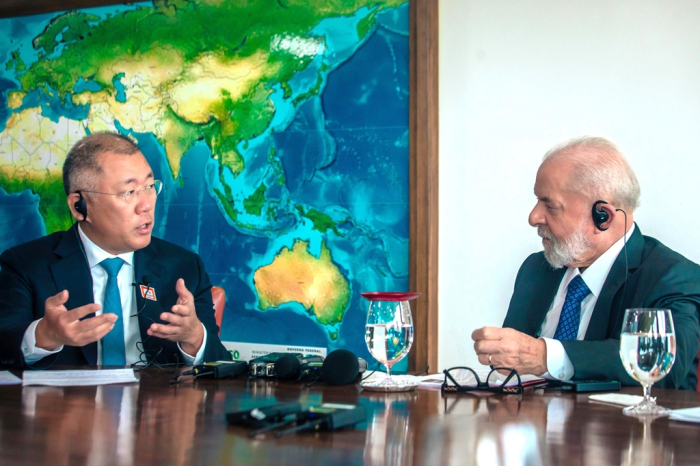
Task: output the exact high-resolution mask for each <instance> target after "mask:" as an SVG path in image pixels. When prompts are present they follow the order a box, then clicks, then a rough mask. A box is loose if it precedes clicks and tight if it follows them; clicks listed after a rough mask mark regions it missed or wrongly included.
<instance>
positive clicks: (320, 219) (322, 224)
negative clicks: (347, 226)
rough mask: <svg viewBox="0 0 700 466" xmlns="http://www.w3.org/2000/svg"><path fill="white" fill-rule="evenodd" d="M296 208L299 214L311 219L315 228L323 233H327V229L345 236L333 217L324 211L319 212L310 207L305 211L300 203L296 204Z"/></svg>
mask: <svg viewBox="0 0 700 466" xmlns="http://www.w3.org/2000/svg"><path fill="white" fill-rule="evenodd" d="M296 208H297V210H298V211H299V214H301V215H302V216H303V217H306V218H308V219H309V220H311V223H313V225H314V227H313V228H314V230H317V231H320V232H321V233H325V232H326V231H327V230H333V233H335V234H336V235H338V236H343V235H341V234H340V232H339V231H338V229H337V228H336V225H335V222H334V221H333V219H332V218H330V217H329V216H328V215H326V214H324V213H323V212H319V211H318V210H316V209H309V210H307V211H306V212H305V211H304V208H303V207H302V206H299V205H298V206H296Z"/></svg>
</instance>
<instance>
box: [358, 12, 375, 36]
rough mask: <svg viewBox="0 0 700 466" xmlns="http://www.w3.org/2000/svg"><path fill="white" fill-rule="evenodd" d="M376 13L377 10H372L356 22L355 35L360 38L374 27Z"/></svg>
mask: <svg viewBox="0 0 700 466" xmlns="http://www.w3.org/2000/svg"><path fill="white" fill-rule="evenodd" d="M376 15H377V10H374V11H373V12H371V13H370V14H368V15H367V16H365V17H364V18H362V19H361V20H360V21H359V22H358V23H357V37H359V38H360V39H362V38H363V37H365V36H366V35H367V34H368V33H369V32H370V31H371V30H372V29H373V28H374V24H375V22H376Z"/></svg>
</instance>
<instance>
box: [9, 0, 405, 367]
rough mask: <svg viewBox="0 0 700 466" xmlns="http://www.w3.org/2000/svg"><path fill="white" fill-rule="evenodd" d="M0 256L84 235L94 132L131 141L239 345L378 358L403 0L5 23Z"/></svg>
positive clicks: (394, 174) (187, 6) (395, 214)
mask: <svg viewBox="0 0 700 466" xmlns="http://www.w3.org/2000/svg"><path fill="white" fill-rule="evenodd" d="M0 66H1V67H0V251H3V250H5V249H7V248H9V247H12V246H14V245H16V244H19V243H22V242H25V241H28V240H31V239H33V238H37V237H40V236H42V235H45V234H48V233H52V232H54V231H58V230H65V229H67V228H69V227H70V226H71V217H70V212H69V210H68V208H67V206H66V201H65V194H64V192H63V185H62V178H61V169H62V166H63V161H64V159H65V156H66V153H67V151H68V149H69V148H70V147H71V146H72V145H73V144H74V143H75V142H76V141H78V140H79V139H80V138H82V137H83V136H85V135H87V134H90V133H94V132H98V131H118V132H120V133H122V134H125V135H129V136H131V137H133V138H134V139H135V140H137V142H138V144H139V146H140V147H141V149H142V152H143V153H144V155H145V156H146V158H147V159H148V161H149V163H150V164H151V167H152V168H153V170H154V173H155V176H156V178H157V179H160V180H162V181H163V183H164V189H163V192H162V193H161V195H160V196H159V198H158V204H157V209H156V225H155V226H154V235H155V236H157V237H160V238H163V239H166V240H168V241H171V242H174V243H176V244H179V245H181V246H183V247H186V248H188V249H191V250H192V251H195V252H197V253H199V254H200V255H201V256H202V259H203V260H204V263H205V265H206V268H207V271H208V272H209V275H210V277H211V280H212V283H214V284H215V285H218V286H221V287H223V288H224V289H225V291H226V295H227V304H226V311H225V314H224V319H223V324H222V332H221V338H222V340H224V341H228V342H248V343H262V344H284V345H300V346H308V347H322V348H327V349H328V351H331V350H333V349H336V348H346V349H350V350H351V351H353V352H355V353H357V354H358V355H359V356H362V357H365V358H370V357H369V353H368V351H367V348H366V346H365V342H364V332H365V318H366V310H367V302H366V301H364V300H363V299H362V298H361V296H360V292H363V291H405V290H407V286H408V140H409V138H408V109H409V105H408V103H409V100H408V99H409V96H408V2H407V1H404V0H386V1H377V0H372V1H364V0H352V1H342V0H340V1H333V2H328V1H325V0H323V1H316V0H274V1H263V0H257V1H223V0H189V1H187V0H169V1H168V0H157V1H154V2H152V3H150V2H141V3H134V4H130V5H117V6H109V7H99V8H88V9H83V10H76V11H70V12H63V13H48V14H42V15H35V16H27V17H16V18H6V19H0Z"/></svg>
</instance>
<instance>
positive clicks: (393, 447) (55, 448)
mask: <svg viewBox="0 0 700 466" xmlns="http://www.w3.org/2000/svg"><path fill="white" fill-rule="evenodd" d="M170 378H171V375H170V374H169V373H167V372H165V371H162V370H159V369H155V368H149V369H147V370H146V371H144V372H142V373H141V374H140V382H139V383H138V384H130V385H105V386H100V387H66V388H57V387H40V386H27V387H22V386H21V385H14V386H0V464H2V465H34V464H51V465H72V464H75V465H83V464H85V465H129V464H147V465H161V464H162V465H195V464H196V465H200V464H217V465H218V464H289V465H296V464H329V465H334V466H337V465H344V464H350V465H354V464H372V465H374V464H377V465H381V464H397V465H419V464H428V465H433V464H439V465H446V464H460V465H462V464H464V465H470V464H474V465H477V464H478V465H491V464H512V465H519V464H528V465H529V464H532V465H536V464H556V465H567V464H572V465H589V464H590V465H602V464H629V465H638V464H649V465H656V464H658V465H668V464H679V465H680V464H700V425H698V424H687V423H681V422H677V421H670V420H669V419H667V418H660V419H656V420H654V421H653V422H646V423H645V422H641V421H640V420H638V419H636V418H631V417H627V416H624V415H623V414H622V412H621V407H618V406H611V405H605V404H601V403H595V402H591V401H589V400H588V396H587V394H579V395H577V394H572V393H562V392H559V391H549V390H539V391H535V392H527V393H526V394H525V395H523V396H522V397H518V396H513V395H511V396H501V395H494V396H489V397H477V396H473V395H446V396H443V395H442V394H441V393H440V391H439V390H416V391H413V392H407V393H393V394H380V393H369V392H364V391H361V390H360V389H359V387H358V386H357V385H346V386H341V387H334V386H324V385H322V384H316V385H313V386H311V387H306V386H305V385H301V384H295V383H288V382H277V381H273V380H260V379H258V380H246V379H232V380H219V381H216V380H201V379H199V380H195V381H185V382H182V383H180V384H178V385H171V384H169V380H170ZM623 393H632V394H641V388H640V389H633V388H626V389H623ZM652 394H653V395H656V396H657V397H658V398H657V401H658V403H659V404H661V405H663V406H666V407H669V408H672V409H677V408H686V407H695V406H700V394H699V393H696V392H681V391H672V390H660V389H652ZM287 401H295V402H300V403H301V404H302V405H304V406H309V405H318V404H321V403H331V402H332V403H352V404H360V405H363V406H365V408H366V410H367V422H366V423H363V424H360V425H358V426H357V427H356V428H355V429H349V430H343V431H337V432H317V433H298V434H294V435H288V436H284V437H282V438H279V439H277V438H276V437H275V436H274V435H273V434H263V435H259V436H257V437H255V438H253V439H250V438H248V436H247V433H248V430H246V429H245V428H242V427H234V426H228V425H227V424H226V419H225V414H226V413H227V412H231V411H238V410H242V409H252V408H253V407H256V406H263V405H269V404H272V403H274V402H287Z"/></svg>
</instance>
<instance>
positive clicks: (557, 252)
mask: <svg viewBox="0 0 700 466" xmlns="http://www.w3.org/2000/svg"><path fill="white" fill-rule="evenodd" d="M537 234H538V235H540V237H541V238H546V239H548V240H550V243H549V244H545V245H544V258H545V259H547V262H549V265H551V266H552V267H553V268H555V269H560V268H562V267H564V266H566V265H568V264H573V263H576V262H577V261H578V260H579V259H580V258H581V256H582V255H583V254H584V253H585V252H586V251H588V250H589V249H590V248H591V247H592V246H593V245H592V244H591V242H590V241H589V240H588V238H586V236H585V235H584V233H583V228H581V227H579V228H578V229H576V231H575V232H574V233H573V234H572V235H571V236H569V237H568V238H566V239H565V240H564V241H559V240H557V239H556V238H555V237H554V236H552V233H551V232H550V231H549V230H548V229H547V228H546V227H544V226H539V227H537Z"/></svg>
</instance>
